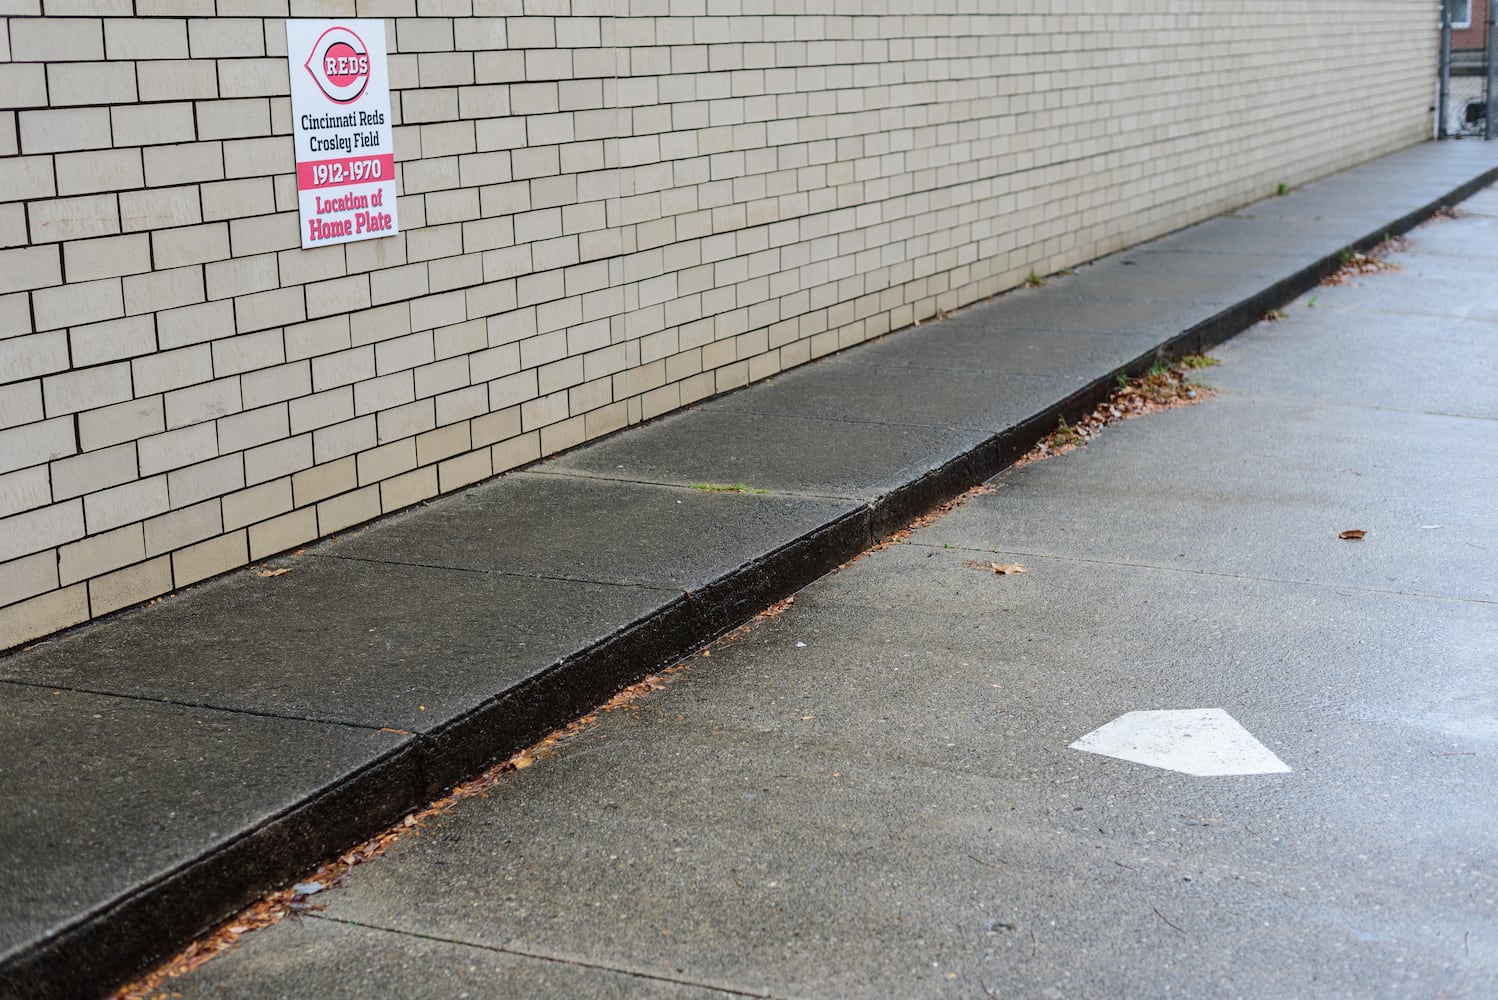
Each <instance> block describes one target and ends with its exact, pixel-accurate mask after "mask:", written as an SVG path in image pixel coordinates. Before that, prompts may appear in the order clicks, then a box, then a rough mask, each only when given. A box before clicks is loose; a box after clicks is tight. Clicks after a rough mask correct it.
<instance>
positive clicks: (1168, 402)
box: [1014, 361, 1216, 468]
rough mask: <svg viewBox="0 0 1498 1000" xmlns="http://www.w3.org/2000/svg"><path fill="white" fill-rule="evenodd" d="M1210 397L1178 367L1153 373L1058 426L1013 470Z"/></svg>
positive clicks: (1210, 392)
mask: <svg viewBox="0 0 1498 1000" xmlns="http://www.w3.org/2000/svg"><path fill="white" fill-rule="evenodd" d="M1186 364H1189V366H1190V367H1193V368H1199V367H1204V366H1205V365H1204V363H1203V362H1201V361H1195V362H1190V361H1188V362H1183V365H1186ZM1214 395H1216V390H1215V389H1211V388H1209V387H1207V386H1204V385H1200V384H1198V383H1195V382H1192V381H1191V379H1190V376H1189V375H1188V373H1187V371H1186V367H1183V366H1182V365H1171V366H1170V367H1168V368H1161V369H1156V370H1154V371H1151V372H1150V373H1149V374H1147V375H1141V376H1140V377H1138V378H1135V379H1130V380H1129V381H1128V382H1126V383H1125V384H1123V385H1121V386H1119V387H1118V388H1117V389H1115V390H1114V391H1113V394H1112V395H1111V396H1109V397H1108V398H1107V399H1106V400H1105V401H1103V402H1101V403H1099V404H1098V405H1097V406H1096V407H1094V408H1093V410H1092V412H1091V413H1089V414H1087V416H1085V417H1083V418H1082V419H1081V420H1078V421H1077V422H1076V423H1075V424H1068V423H1067V422H1066V421H1064V420H1063V421H1061V424H1060V426H1058V427H1057V428H1056V429H1055V430H1054V431H1051V433H1049V434H1047V435H1046V436H1045V437H1044V438H1043V439H1042V440H1041V442H1040V443H1039V444H1037V445H1036V446H1035V447H1034V448H1031V449H1030V450H1029V451H1028V452H1027V453H1025V455H1024V456H1023V457H1021V458H1020V460H1019V461H1017V462H1015V463H1014V464H1015V467H1016V468H1017V467H1019V466H1022V465H1029V464H1030V463H1031V462H1039V461H1041V460H1042V459H1047V458H1054V457H1055V456H1057V455H1065V454H1066V453H1067V452H1070V451H1075V450H1077V449H1078V448H1080V447H1081V446H1083V445H1085V444H1087V443H1088V442H1089V441H1091V440H1092V439H1093V438H1095V437H1097V436H1098V434H1100V433H1102V430H1103V428H1104V427H1107V426H1108V425H1109V424H1116V423H1118V422H1119V421H1120V420H1129V419H1132V418H1133V417H1142V416H1145V415H1146V414H1150V413H1160V412H1161V411H1164V410H1173V409H1175V408H1176V407H1178V406H1190V405H1192V404H1193V403H1200V402H1201V401H1202V400H1203V399H1208V398H1210V397H1212V396H1214Z"/></svg>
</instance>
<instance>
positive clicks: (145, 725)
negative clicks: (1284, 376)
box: [0, 143, 1498, 997]
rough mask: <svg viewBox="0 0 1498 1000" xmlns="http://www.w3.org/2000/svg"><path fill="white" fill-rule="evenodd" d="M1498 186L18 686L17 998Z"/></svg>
mask: <svg viewBox="0 0 1498 1000" xmlns="http://www.w3.org/2000/svg"><path fill="white" fill-rule="evenodd" d="M1495 175H1498V149H1492V148H1489V147H1486V146H1483V145H1482V144H1478V143H1446V144H1441V145H1434V144H1429V145H1425V146H1421V147H1417V148H1414V149H1411V150H1408V151H1406V152H1404V153H1401V154H1397V155H1395V156H1392V157H1388V158H1385V159H1383V160H1380V161H1378V162H1376V163H1373V164H1369V165H1367V166H1364V167H1361V168H1358V169H1356V170H1353V171H1349V172H1347V173H1344V174H1341V175H1337V176H1335V177H1332V178H1329V179H1326V180H1324V181H1322V182H1319V183H1317V184H1314V185H1311V186H1309V187H1307V188H1306V189H1304V190H1300V191H1296V192H1294V193H1293V194H1291V195H1289V196H1287V197H1282V198H1273V199H1269V200H1267V201H1265V202H1262V203H1259V204H1257V205H1254V206H1252V207H1250V208H1248V209H1245V210H1243V211H1241V212H1238V213H1234V214H1232V215H1229V216H1224V217H1221V218H1218V219H1215V220H1212V221H1210V222H1207V223H1204V224H1202V225H1200V226H1196V227H1193V228H1191V229H1189V230H1185V231H1183V232H1180V233H1176V234H1173V235H1171V236H1168V237H1166V238H1164V239H1161V240H1158V241H1155V242H1153V243H1151V244H1148V245H1145V246H1142V247H1138V248H1135V249H1134V250H1131V251H1129V252H1126V253H1123V254H1118V255H1115V256H1114V257H1111V258H1109V259H1107V260H1104V261H1101V262H1099V263H1097V264H1095V265H1092V266H1089V267H1086V268H1082V269H1079V270H1078V272H1077V273H1076V274H1074V275H1071V276H1068V277H1065V278H1060V279H1057V280H1055V281H1053V282H1051V283H1050V284H1048V285H1047V286H1046V287H1043V288H1039V289H1026V290H1022V291H1019V292H1015V293H1012V294H1009V295H1006V296H1002V297H1000V298H999V299H996V300H994V301H993V302H991V303H989V304H986V305H983V306H981V307H978V308H974V309H971V310H967V311H965V312H963V313H962V314H960V315H958V316H955V317H953V318H951V319H949V320H947V321H945V322H942V323H939V324H932V325H928V326H925V327H922V328H920V329H915V330H909V331H905V332H903V333H898V334H894V335H891V336H889V337H886V338H884V339H883V340H881V341H879V342H877V343H875V344H871V345H867V346H865V347H862V348H859V349H856V350H853V351H850V352H847V353H845V354H842V355H839V356H837V357H835V358H830V359H827V360H825V361H823V362H821V363H818V364H812V365H807V366H805V367H803V368H801V369H798V370H795V371H792V372H788V373H786V374H784V375H782V376H779V377H777V378H775V379H773V380H771V381H770V382H769V383H766V384H763V385H759V386H754V387H751V388H749V389H747V390H744V391H742V392H739V393H735V394H732V395H730V396H727V397H724V398H721V399H717V400H714V401H712V402H709V403H707V404H706V405H704V406H702V407H700V408H696V409H693V410H691V411H688V412H685V413H680V414H677V415H673V416H671V417H668V418H665V419H663V420H660V421H657V422H655V423H653V424H650V425H648V426H646V427H641V428H637V429H633V430H630V431H627V432H624V433H621V434H619V435H617V436H615V437H613V438H610V439H607V440H605V441H602V442H599V443H597V444H595V445H591V446H587V447H584V448H580V449H578V450H576V451H573V452H570V453H568V454H566V455H564V456H562V457H560V458H558V459H556V460H553V461H549V462H544V463H541V464H539V465H537V466H535V467H533V468H532V469H530V470H529V471H526V472H522V473H516V474H512V475H508V476H505V477H502V478H500V479H498V480H495V481H493V482H490V483H488V484H485V485H483V486H480V487H477V488H474V489H471V490H468V491H466V492H464V493H463V494H461V495H459V496H456V497H452V498H449V499H446V500H442V501H439V502H435V503H433V504H431V505H430V506H427V507H424V508H421V509H418V510H415V511H413V512H411V513H409V514H406V515H402V516H398V517H395V518H392V519H389V520H386V521H383V522H379V523H377V524H375V525H372V526H370V527H368V528H366V529H364V530H361V531H355V532H351V533H349V534H346V535H344V536H341V537H339V538H336V539H333V540H331V541H329V542H326V543H324V544H322V545H320V546H317V547H315V548H311V549H309V550H307V552H306V554H305V555H304V556H301V557H298V558H291V557H288V558H286V559H282V560H273V561H272V563H273V565H275V566H276V567H278V568H286V569H289V570H290V572H288V573H285V574H284V575H278V576H266V577H262V576H259V575H258V573H257V572H256V571H255V570H249V571H245V572H241V573H237V574H232V575H230V576H229V577H226V578H224V579H221V580H218V581H215V582H213V583H211V584H208V585H205V586H202V587H199V588H196V589H195V590H193V591H192V592H191V593H186V594H181V595H178V597H177V598H175V599H172V600H168V601H165V602H162V603H161V604H158V605H156V606H153V607H150V608H145V609H140V610H137V611H133V612H127V613H125V614H122V615H120V616H117V617H116V618H114V619H112V620H108V621H104V622H100V623H97V624H95V625H92V626H87V627H84V628H81V629H78V630H76V631H75V632H73V633H71V634H68V635H65V636H63V637H61V638H58V639H55V640H53V641H50V642H45V643H40V644H38V645H36V646H35V647H33V648H31V649H30V650H28V651H26V652H23V653H18V654H14V655H12V656H10V657H8V658H6V659H4V660H3V661H0V711H4V713H5V714H6V716H7V718H9V719H10V720H12V721H11V725H10V726H8V727H6V729H5V730H4V732H3V734H0V761H4V770H3V772H0V795H4V796H5V797H6V799H7V801H8V803H9V804H10V805H11V808H10V809H8V810H7V811H6V813H5V814H4V818H3V819H0V843H4V844H5V846H6V849H5V853H4V855H3V857H0V996H6V997H10V996H16V997H21V996H24V997H43V996H80V995H87V994H88V993H90V992H95V993H98V992H103V991H104V990H105V989H107V988H108V987H109V986H111V985H113V983H114V982H115V981H117V980H118V979H120V978H123V977H124V976H126V975H128V974H129V973H131V972H132V971H134V970H135V969H137V968H139V967H140V966H142V965H144V964H145V963H147V962H148V961H150V960H151V959H152V958H154V957H156V956H159V955H161V954H163V953H165V952H166V951H168V950H170V949H171V948H172V947H173V946H174V945H176V944H178V943H180V942H181V941H182V940H184V939H186V938H188V937H190V936H192V935H193V934H195V933H197V932H199V931H201V930H202V929H204V928H206V927H207V926H209V925H211V924H212V923H213V922H214V921H216V920H217V919H219V918H221V917H223V916H225V915H227V914H228V913H230V912H232V911H233V910H234V909H235V908H237V907H238V906H240V905H242V904H243V903H244V902H246V901H248V900H249V899H251V898H252V897H253V896H254V895H256V894H257V893H258V892H259V891H261V890H263V889H264V888H266V887H267V886H269V885H272V884H274V883H276V882H279V881H283V880H285V879H287V878H290V877H292V876H294V875H296V874H297V873H299V872H300V871H302V870H304V869H306V868H307V867H309V866H311V865H313V864H315V863H316V862H317V861H319V860H321V859H322V858H323V857H326V856H328V855H329V854H331V853H333V852H334V851H336V850H337V849H339V848H341V847H343V846H345V845H347V844H349V843H352V842H354V841H356V840H358V839H361V838H362V837H364V836H367V835H368V834H371V833H373V832H375V831H377V830H379V829H381V828H383V827H384V826H386V825H388V824H389V823H391V822H392V821H394V820H396V819H398V818H399V817H400V816H402V815H403V814H404V813H405V812H407V811H409V810H410V809H411V808H413V807H415V806H417V805H419V804H421V803H423V802H425V801H427V800H428V799H430V798H432V797H433V796H435V795H436V794H438V793H440V792H441V791H442V790H443V789H444V788H446V787H448V786H449V785H451V784H452V783H453V782H455V781H457V780H460V779H462V778H464V777H466V776H468V775H469V774H471V773H473V772H474V771H476V770H478V769H479V768H480V766H482V765H483V764H484V763H486V762H488V761H489V760H492V759H494V758H495V757H499V756H504V755H506V754H508V753H510V752H512V751H514V750H516V749H518V748H520V747H523V746H526V745H528V744H530V743H531V742H533V741H534V740H535V739H537V738H539V737H540V736H542V735H544V734H545V733H546V732H548V731H550V730H551V729H552V728H554V727H556V726H557V725H558V724H560V723H562V722H564V721H566V720H567V719H568V718H571V717H573V716H575V715H577V714H579V713H580V712H582V711H583V710H585V709H586V708H588V707H590V706H591V705H593V704H596V703H597V702H598V701H600V700H602V699H603V698H604V697H606V696H607V695H608V694H609V693H611V692H612V691H613V690H616V689H617V688H618V687H620V686H622V685H624V684H626V683H628V682H629V681H631V680H633V679H636V678H638V677H640V676H642V675H643V674H645V673H648V672H650V671H652V670H655V669H658V668H660V667H663V666H666V665H669V664H671V663H673V662H675V661H677V660H678V659H680V658H681V657H682V656H683V655H685V654H686V653H688V652H689V651H691V650H692V649H693V648H695V647H697V646H698V645H700V644H701V643H703V642H704V641H707V640H708V639H710V638H712V637H713V636H715V635H718V634H720V633H722V632H723V631H725V630H727V629H729V628H732V627H734V626H736V625H737V624H739V623H741V622H743V621H745V620H746V619H747V618H749V617H750V616H752V615H753V614H754V613H755V612H757V611H758V610H760V609H761V608H763V607H764V606H766V605H768V604H769V603H771V602H772V601H774V600H775V599H777V598H779V597H781V596H783V595H785V594H787V593H790V592H793V591H795V590H796V589H798V588H800V587H802V586H804V585H805V584H806V583H808V582H810V581H811V580H813V579H815V578H816V577H818V576H820V575H821V574H823V573H825V572H826V571H827V570H829V569H830V568H832V567H833V566H836V565H837V564H838V563H840V562H842V561H844V560H845V559H847V558H848V557H850V556H851V555H853V554H855V553H856V552H858V551H861V550H862V549H864V548H865V547H867V546H868V545H869V544H870V543H871V542H873V541H874V540H876V539H878V538H880V537H882V536H883V535H885V534H887V533H888V532H889V531H891V530H893V529H894V528H896V527H898V526H899V525H901V524H902V523H904V522H905V521H907V520H908V519H909V518H911V517H912V516H914V515H916V514H918V513H920V512H922V511H923V510H925V509H927V508H929V507H930V506H932V505H934V504H935V503H937V502H940V501H941V500H943V499H945V498H947V497H949V496H951V495H953V494H955V493H957V492H959V491H960V490H962V489H964V488H965V487H967V486H969V485H972V484H973V483H975V482H978V481H980V480H982V479H984V478H986V477H988V476H990V475H992V474H993V473H994V472H996V471H998V470H999V469H1001V468H1003V467H1004V466H1005V465H1006V464H1008V462H1010V461H1011V460H1012V459H1013V458H1014V457H1015V456H1016V455H1018V454H1019V453H1021V452H1022V451H1024V450H1025V449H1026V448H1027V447H1028V446H1029V445H1030V444H1031V443H1032V442H1033V441H1034V440H1035V439H1036V438H1037V437H1038V436H1039V435H1040V434H1041V433H1043V432H1044V431H1045V430H1048V429H1050V428H1051V427H1053V426H1054V425H1055V423H1056V420H1057V418H1058V416H1067V417H1075V416H1077V415H1078V414H1080V413H1081V412H1083V411H1085V410H1086V409H1088V408H1090V406H1091V405H1092V404H1093V403H1094V402H1095V401H1097V400H1098V399H1099V398H1101V397H1102V396H1103V395H1104V394H1106V392H1107V391H1108V390H1109V389H1110V388H1111V387H1112V385H1113V384H1114V381H1115V378H1116V376H1117V374H1118V373H1119V372H1120V371H1124V370H1129V371H1137V370H1139V369H1140V368H1142V367H1145V366H1147V365H1148V364H1149V363H1150V362H1151V361H1152V360H1153V359H1154V358H1155V356H1156V355H1157V352H1159V351H1161V350H1163V351H1165V352H1167V353H1180V352H1186V351H1194V350H1199V349H1202V348H1204V347H1208V346H1211V345H1212V344H1215V343H1217V342H1220V341H1221V340H1223V339H1225V338H1227V337H1229V336H1231V335H1233V334H1234V333H1236V332H1238V331H1239V330H1241V329H1242V328H1244V327H1245V326H1247V325H1248V324H1250V323H1252V322H1253V321H1255V320H1257V319H1258V318H1259V317H1260V316H1262V315H1263V313H1264V312H1265V311H1267V310H1268V309H1270V308H1273V307H1275V306H1278V305H1280V304H1282V303H1284V302H1285V301H1287V300H1288V299H1290V298H1292V297H1293V296H1294V295H1295V294H1297V293H1299V292H1300V291H1302V290H1304V289H1305V288H1307V287H1309V286H1311V285H1312V284H1314V282H1315V281H1316V280H1318V279H1319V278H1320V277H1321V276H1323V275H1324V274H1326V273H1328V272H1329V271H1330V270H1333V269H1334V268H1335V267H1336V265H1337V263H1338V255H1339V253H1340V252H1341V251H1342V250H1344V249H1345V248H1347V247H1353V246H1365V245H1367V244H1369V243H1371V242H1376V241H1377V240H1378V239H1379V238H1381V237H1382V236H1383V235H1384V234H1385V233H1394V232H1400V231H1402V230H1403V229H1405V228H1408V226H1410V225H1412V224H1413V223H1415V222H1417V221H1419V220H1420V219H1421V218H1423V217H1424V216H1425V215H1426V214H1428V213H1429V212H1430V211H1432V210H1433V209H1434V208H1435V207H1437V206H1438V205H1440V204H1442V203H1449V202H1451V201H1454V200H1457V199H1460V198H1461V197H1464V196H1465V195H1467V194H1470V193H1471V192H1472V191H1473V190H1475V189H1476V188H1478V187H1480V186H1481V185H1482V184H1484V183H1486V182H1488V181H1490V180H1491V179H1492V178H1493V177H1494V176H1495ZM702 484H744V485H745V486H747V487H749V488H750V492H743V493H722V492H713V491H707V490H703V489H700V488H694V487H697V486H700V485H702ZM759 490H763V491H765V492H763V493H760V492H755V491H759Z"/></svg>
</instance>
